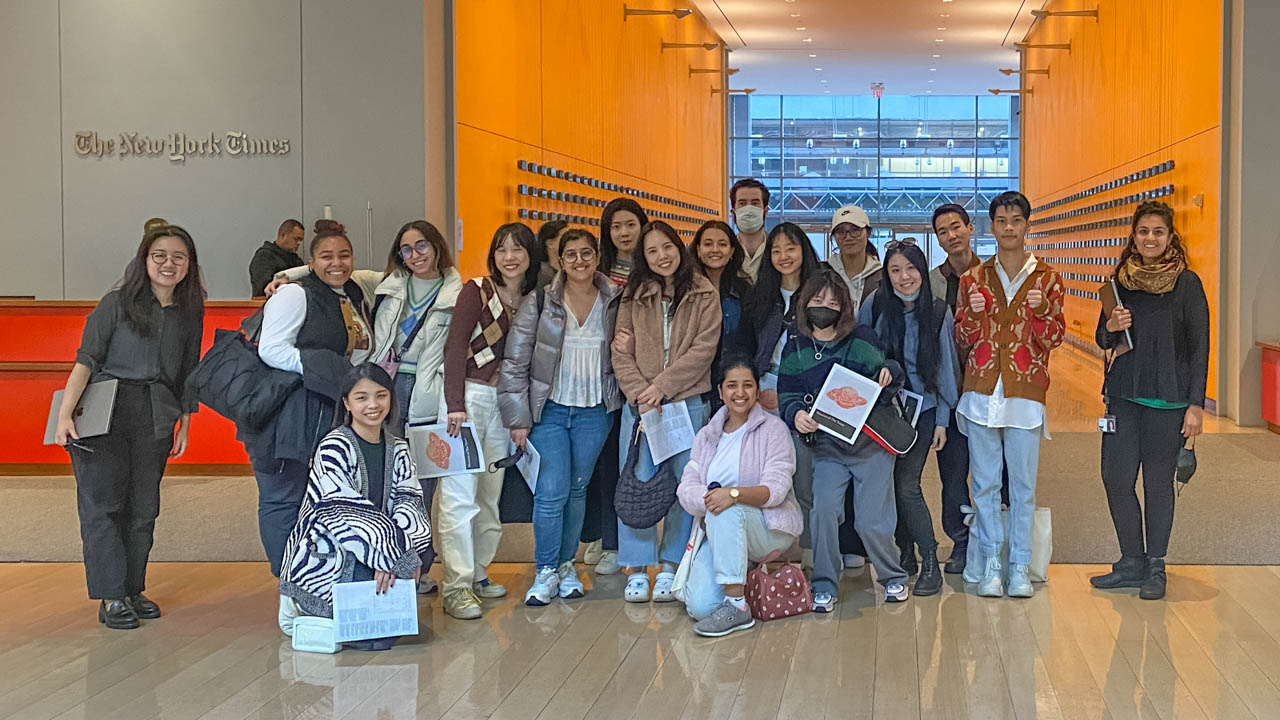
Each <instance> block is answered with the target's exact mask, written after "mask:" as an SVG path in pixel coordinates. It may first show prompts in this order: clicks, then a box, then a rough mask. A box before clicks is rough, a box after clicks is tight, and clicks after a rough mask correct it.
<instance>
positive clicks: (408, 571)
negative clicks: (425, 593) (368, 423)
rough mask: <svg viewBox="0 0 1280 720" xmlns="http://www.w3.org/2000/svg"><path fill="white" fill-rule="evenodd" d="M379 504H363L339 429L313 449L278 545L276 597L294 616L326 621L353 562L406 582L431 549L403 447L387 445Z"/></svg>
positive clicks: (349, 438)
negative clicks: (293, 517)
mask: <svg viewBox="0 0 1280 720" xmlns="http://www.w3.org/2000/svg"><path fill="white" fill-rule="evenodd" d="M387 439H388V442H387V443H386V452H387V456H386V462H385V464H384V467H385V468H386V473H387V478H386V482H385V483H383V486H384V488H385V489H384V492H383V497H380V498H369V497H368V494H369V478H368V474H367V473H368V470H367V468H366V466H365V463H364V458H363V457H361V454H360V447H359V445H358V444H357V442H356V435H355V431H353V430H352V429H351V428H349V427H347V426H345V425H344V426H342V427H339V428H337V429H335V430H333V431H331V432H330V433H329V434H328V435H325V436H324V438H323V439H322V440H321V441H320V446H319V447H317V448H316V454H315V459H314V461H313V462H312V465H311V478H310V480H309V481H308V482H307V496H306V499H305V500H303V503H302V509H301V511H300V512H299V513H298V522H297V524H296V525H294V527H293V532H292V533H290V534H289V542H288V543H287V544H286V545H285V551H284V565H283V568H282V569H281V571H280V593H281V594H283V595H287V596H289V597H290V598H292V599H293V600H294V602H296V603H297V604H298V607H299V608H301V610H302V612H304V613H306V614H308V615H317V616H320V617H333V586H334V583H338V582H348V581H350V580H351V578H352V573H353V572H354V570H355V564H356V562H360V563H362V564H364V565H365V566H367V567H370V568H373V569H374V570H383V571H387V572H392V573H395V575H396V577H399V578H409V577H412V576H413V571H414V570H416V569H417V568H419V567H421V565H422V560H421V559H420V558H419V557H418V555H419V553H422V552H425V551H426V550H427V549H428V548H429V547H430V546H431V526H430V521H429V520H428V519H427V512H426V505H425V504H424V502H423V498H422V488H421V486H420V485H418V479H417V472H416V471H415V469H414V465H413V459H412V457H411V456H410V454H409V446H408V444H407V443H405V441H403V440H400V439H396V438H392V437H389V436H388V437H387Z"/></svg>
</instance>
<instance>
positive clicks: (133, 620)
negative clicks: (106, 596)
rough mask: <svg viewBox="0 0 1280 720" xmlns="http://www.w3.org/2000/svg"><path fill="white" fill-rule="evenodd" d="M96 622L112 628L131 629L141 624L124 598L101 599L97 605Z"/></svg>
mask: <svg viewBox="0 0 1280 720" xmlns="http://www.w3.org/2000/svg"><path fill="white" fill-rule="evenodd" d="M98 622H100V623H102V624H103V625H106V626H107V627H109V628H111V629H112V630H132V629H134V628H136V627H138V626H139V625H141V624H142V623H140V622H138V615H137V613H135V612H134V611H133V608H132V607H130V606H129V603H128V602H127V601H125V600H103V601H102V605H100V606H99V607H98Z"/></svg>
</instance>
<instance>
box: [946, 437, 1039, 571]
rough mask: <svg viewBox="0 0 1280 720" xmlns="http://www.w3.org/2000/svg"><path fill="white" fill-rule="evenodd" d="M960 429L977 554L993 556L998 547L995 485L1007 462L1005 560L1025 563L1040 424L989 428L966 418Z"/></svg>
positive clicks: (1000, 528)
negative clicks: (966, 456)
mask: <svg viewBox="0 0 1280 720" xmlns="http://www.w3.org/2000/svg"><path fill="white" fill-rule="evenodd" d="M961 427H962V428H963V429H964V430H965V431H966V432H967V434H968V436H969V470H970V472H972V473H973V507H974V510H976V511H977V517H976V518H975V519H974V520H975V521H974V528H973V529H974V531H975V532H976V537H977V540H978V547H979V549H981V550H982V555H983V557H993V556H999V554H1000V548H1001V547H1002V546H1003V545H1004V540H1005V538H1004V525H1003V524H1002V523H1001V522H1000V484H1001V479H1002V473H1003V471H1004V467H1005V465H1006V464H1007V465H1008V466H1009V563H1010V564H1015V565H1026V564H1027V563H1029V562H1031V520H1032V518H1033V517H1034V516H1035V512H1036V473H1037V471H1038V470H1039V467H1040V435H1041V434H1042V432H1043V429H1042V428H1036V429H1034V430H1023V429H1022V428H990V427H987V426H985V425H979V424H978V423H975V422H971V421H968V420H966V421H964V422H963V424H962V425H961Z"/></svg>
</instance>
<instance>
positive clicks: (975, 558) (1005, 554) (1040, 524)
mask: <svg viewBox="0 0 1280 720" xmlns="http://www.w3.org/2000/svg"><path fill="white" fill-rule="evenodd" d="M960 512H962V513H964V524H965V525H968V526H969V552H968V554H967V555H966V556H965V565H964V581H965V582H967V583H977V582H982V573H983V571H984V570H985V568H984V567H983V564H982V549H981V548H980V547H979V545H980V543H979V542H978V539H977V538H976V537H974V535H975V533H974V527H973V525H974V521H975V520H976V519H977V514H976V513H975V511H974V509H973V508H971V507H969V506H968V505H962V506H960ZM1000 523H1001V525H1002V526H1003V527H1004V538H1005V539H1004V545H1002V546H1001V547H1000V564H1001V566H1002V567H1004V568H1006V572H1007V569H1008V567H1009V511H1008V510H1007V509H1006V510H1001V511H1000ZM1052 558H1053V516H1052V514H1051V513H1050V512H1049V508H1047V507H1037V508H1036V511H1035V514H1034V515H1032V516H1031V564H1030V565H1027V575H1029V576H1030V577H1031V581H1032V582H1048V581H1049V561H1050V560H1051V559H1052Z"/></svg>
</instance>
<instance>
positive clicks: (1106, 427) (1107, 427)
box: [1098, 415, 1116, 435]
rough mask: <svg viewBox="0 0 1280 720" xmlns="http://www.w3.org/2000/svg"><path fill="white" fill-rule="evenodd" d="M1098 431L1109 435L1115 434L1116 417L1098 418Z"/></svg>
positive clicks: (1104, 416) (1105, 416)
mask: <svg viewBox="0 0 1280 720" xmlns="http://www.w3.org/2000/svg"><path fill="white" fill-rule="evenodd" d="M1098 430H1099V431H1100V432H1104V433H1107V434H1108V435H1110V434H1112V433H1114V432H1115V431H1116V416H1115V415H1103V416H1102V417H1100V418H1098Z"/></svg>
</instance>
